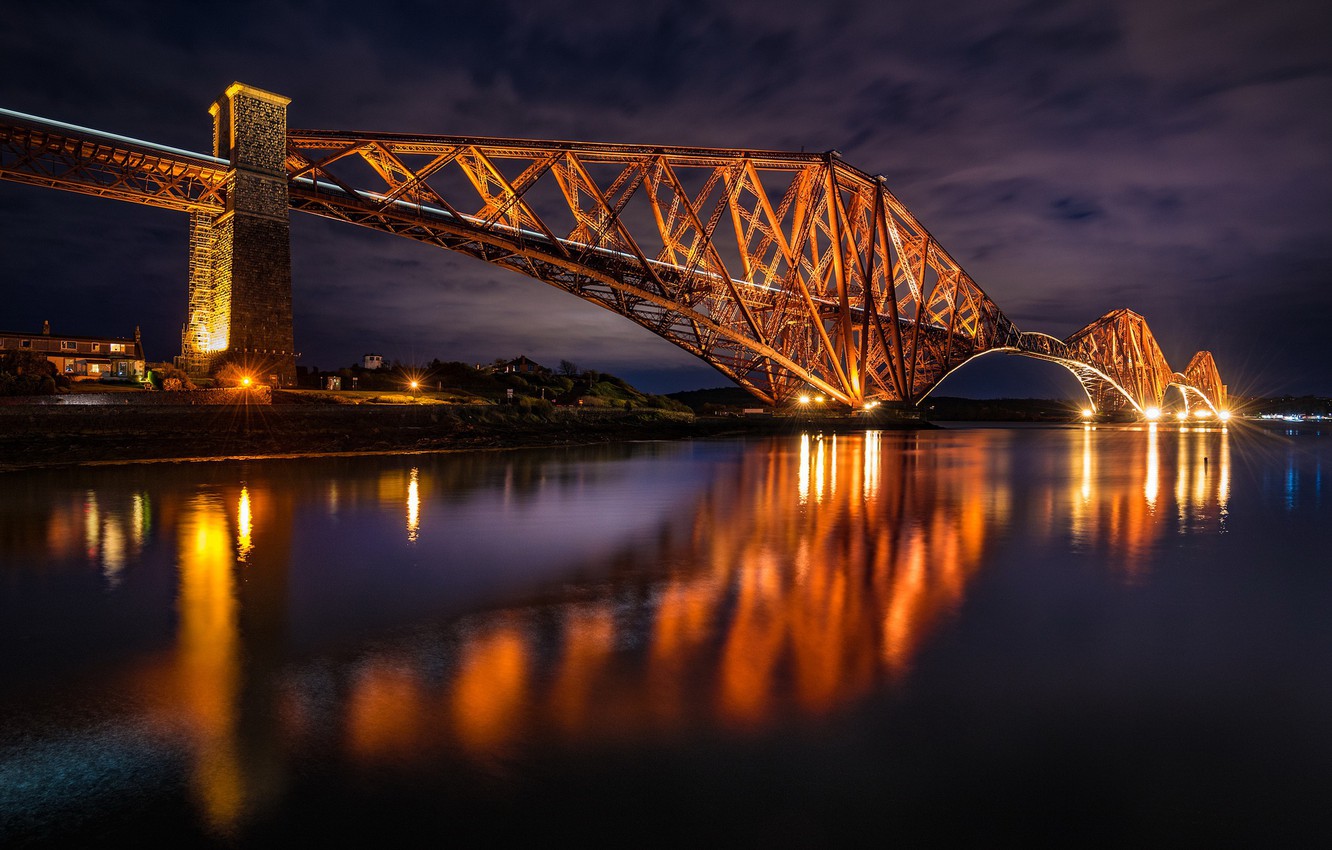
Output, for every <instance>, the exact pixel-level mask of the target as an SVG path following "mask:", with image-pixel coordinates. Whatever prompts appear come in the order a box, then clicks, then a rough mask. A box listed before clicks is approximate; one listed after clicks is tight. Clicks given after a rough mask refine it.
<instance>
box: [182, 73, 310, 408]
mask: <svg viewBox="0 0 1332 850" xmlns="http://www.w3.org/2000/svg"><path fill="white" fill-rule="evenodd" d="M290 102H291V101H290V99H289V98H285V97H282V96H280V95H276V94H272V93H270V92H266V91H263V90H261V89H256V88H253V87H251V86H246V85H242V84H241V83H233V84H232V85H231V86H230V87H228V88H227V90H226V92H224V93H223V95H222V97H220V98H219V99H218V100H217V102H216V103H214V104H213V105H212V106H211V107H210V108H209V112H210V113H211V114H212V116H213V155H214V156H217V157H220V158H222V159H227V160H229V161H230V162H231V170H230V172H229V174H228V176H227V184H226V209H225V211H223V212H222V213H221V214H220V215H211V214H208V213H192V214H191V215H190V266H189V315H188V318H187V319H186V324H185V328H184V330H183V332H182V339H181V362H182V364H183V366H184V368H185V370H186V371H187V372H189V373H190V374H192V375H199V376H202V375H207V374H209V373H211V372H215V371H216V370H218V369H219V368H221V367H222V366H223V365H224V364H226V363H236V364H237V365H240V366H241V367H242V368H244V369H246V370H247V371H249V372H250V373H251V374H253V375H254V376H255V378H256V380H259V381H261V382H265V383H271V384H273V385H275V386H292V385H294V384H295V382H296V353H295V350H294V345H293V339H292V319H291V230H290V224H289V221H288V216H289V205H288V197H287V171H286V165H285V163H286V157H287V104H288V103H290Z"/></svg>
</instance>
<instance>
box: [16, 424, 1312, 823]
mask: <svg viewBox="0 0 1332 850" xmlns="http://www.w3.org/2000/svg"><path fill="white" fill-rule="evenodd" d="M1015 433H1016V432H1007V431H990V432H966V433H953V434H949V433H937V434H929V433H924V434H912V433H906V434H903V433H880V432H869V433H865V434H859V435H837V436H833V435H820V434H803V435H800V436H799V437H792V438H789V439H774V440H772V441H769V442H764V443H750V444H739V443H737V444H715V445H709V444H700V445H698V446H693V447H690V446H683V445H676V446H637V447H599V448H595V449H587V450H577V451H571V452H568V453H541V452H533V453H514V454H506V455H495V454H478V455H458V456H446V457H425V458H418V457H413V458H410V459H407V458H373V459H345V460H339V461H330V462H303V463H290V464H268V465H264V464H257V465H252V466H248V467H241V466H236V465H209V466H208V467H206V468H185V469H180V470H167V469H162V470H157V471H154V472H153V474H152V475H148V474H146V473H144V474H141V475H140V479H141V480H134V481H131V482H128V483H125V482H123V481H122V479H121V478H119V477H116V476H112V475H110V474H108V475H106V476H100V477H99V476H98V475H95V474H91V473H89V474H87V475H85V476H83V477H82V478H81V479H80V484H79V485H78V486H73V485H64V484H61V483H60V480H59V478H58V477H55V476H53V477H52V482H53V483H49V484H47V485H44V486H45V488H46V489H41V488H37V489H36V490H34V491H32V492H28V493H25V492H21V491H20V490H18V489H13V488H11V489H10V490H7V491H5V493H3V494H0V507H3V508H6V510H3V511H0V547H3V550H2V551H3V552H4V554H5V559H4V560H5V563H6V564H7V565H9V564H14V565H15V566H14V567H13V568H12V573H13V575H14V576H28V575H29V574H31V575H33V576H37V577H38V579H39V578H40V576H41V575H42V574H43V573H44V571H48V570H49V571H57V572H58V571H62V570H64V571H70V572H73V573H75V574H77V573H78V571H80V570H82V571H83V572H85V573H88V574H91V575H92V577H93V579H94V580H95V581H96V582H97V590H98V592H99V593H101V594H102V595H103V596H107V597H113V596H115V595H114V594H105V590H106V588H107V587H112V588H116V589H117V590H118V593H120V594H121V595H122V596H124V597H125V598H126V599H128V598H130V595H129V594H127V593H125V592H126V591H135V592H137V594H138V596H136V597H133V598H134V599H135V600H136V601H135V602H134V603H133V604H138V605H149V606H150V605H152V604H153V603H152V601H151V600H165V599H170V600H172V601H171V603H169V604H171V605H173V606H174V610H173V612H172V613H173V614H174V616H173V617H170V618H157V619H156V620H154V618H153V614H155V613H156V612H155V611H154V610H152V609H151V608H150V609H148V610H147V614H148V616H147V617H141V618H138V619H137V620H136V624H135V626H134V628H140V629H141V630H142V631H141V632H135V633H133V634H132V635H131V636H132V637H133V638H134V639H135V640H137V641H138V642H139V644H136V645H144V646H149V647H152V650H151V651H144V652H143V653H142V654H139V655H134V656H133V657H131V658H130V659H129V660H124V659H121V660H120V661H119V662H117V664H118V666H117V665H109V666H108V667H107V669H108V670H110V671H111V672H109V673H106V674H104V675H105V676H106V679H104V680H99V682H98V687H99V688H102V689H105V690H107V691H109V692H114V693H116V694H118V695H119V698H117V699H108V700H106V702H105V704H99V705H97V706H96V707H95V708H92V709H89V710H91V711H95V712H112V713H114V712H127V713H130V714H133V715H134V717H133V721H134V722H136V723H140V722H141V725H144V726H146V727H147V728H150V729H152V730H154V733H153V734H155V735H159V736H161V737H162V738H163V739H164V740H167V741H169V742H170V743H171V745H172V746H176V747H179V748H181V750H182V751H183V752H185V753H187V754H188V758H187V759H186V761H188V764H189V767H188V773H187V776H186V777H184V778H183V781H184V783H185V784H187V785H188V787H189V788H190V789H191V792H192V794H193V799H194V800H195V803H196V805H197V807H198V810H199V811H200V812H201V815H202V818H203V820H204V821H205V822H206V823H207V824H208V825H209V827H210V828H211V829H212V830H213V831H215V832H217V833H220V834H229V833H233V832H235V831H236V829H237V828H238V825H241V824H243V823H244V822H245V819H246V818H247V817H249V816H251V815H253V814H254V813H255V812H256V811H259V810H261V809H262V808H263V807H264V806H266V805H270V804H271V801H272V800H274V799H277V798H278V797H279V796H280V794H281V789H282V788H283V787H284V785H285V783H286V781H287V776H288V773H289V770H288V763H289V762H290V761H291V760H292V759H294V758H296V757H297V754H309V753H311V752H314V753H319V754H321V756H320V757H321V758H323V759H326V760H332V761H341V760H346V761H348V762H351V763H356V764H376V765H397V766H402V765H425V764H432V763H438V760H440V759H444V760H445V761H447V760H448V759H450V758H458V757H459V756H460V754H461V756H462V757H464V758H466V759H468V760H470V761H472V762H474V763H479V764H485V765H500V764H504V763H506V760H507V759H508V758H509V757H510V756H514V755H517V754H521V753H522V752H523V751H524V750H525V749H526V748H531V747H536V746H545V745H550V744H552V743H554V744H559V745H572V746H602V745H607V744H613V743H615V742H625V741H640V740H645V739H646V740H653V741H660V740H671V739H673V738H674V737H676V736H681V735H687V734H689V733H691V732H695V731H698V730H709V729H714V728H719V729H723V730H725V731H726V733H727V734H735V735H741V736H745V735H751V734H754V733H756V732H763V731H766V730H770V729H772V728H773V727H774V726H776V725H778V724H781V723H783V722H787V721H788V720H789V719H790V718H792V717H800V718H820V717H826V716H828V715H830V714H832V713H835V712H838V711H840V710H843V709H845V708H846V707H848V706H852V705H855V704H856V702H857V700H858V699H859V698H861V697H863V696H865V695H868V694H871V693H873V692H875V691H876V690H883V689H892V688H896V687H899V686H901V684H902V683H903V682H904V681H905V680H906V679H907V677H908V676H909V675H910V674H911V673H912V670H913V667H914V666H915V665H917V664H918V663H919V659H920V658H921V652H922V649H923V648H924V647H925V646H926V645H927V644H928V643H929V642H930V640H931V637H932V636H933V635H936V634H937V633H938V632H939V630H940V629H942V628H945V627H946V626H947V624H948V623H949V622H950V620H951V619H952V618H954V617H955V616H957V614H958V612H959V611H960V610H961V609H962V606H963V605H964V603H965V602H966V600H967V597H968V593H969V592H970V590H971V588H972V587H973V584H974V581H973V580H974V579H975V577H976V576H977V575H978V574H979V572H980V571H981V569H982V567H983V565H984V564H986V563H988V562H991V561H993V560H995V559H996V558H998V557H1001V556H1003V554H1004V552H1005V551H1006V550H1007V551H1008V552H1010V553H1012V552H1016V553H1018V554H1017V555H1015V556H1013V557H1015V558H1017V559H1021V558H1026V557H1028V556H1029V554H1030V553H1033V552H1045V551H1058V552H1061V553H1062V552H1064V551H1065V549H1066V547H1067V544H1068V542H1069V541H1071V542H1072V544H1073V550H1074V551H1075V552H1077V553H1082V554H1091V555H1095V556H1096V557H1098V558H1101V559H1103V560H1102V561H1101V563H1105V564H1108V565H1113V567H1107V568H1108V569H1122V570H1124V571H1125V572H1126V573H1127V574H1128V575H1129V576H1130V577H1133V578H1135V579H1137V578H1141V577H1142V576H1144V575H1146V574H1149V572H1150V569H1152V568H1153V567H1152V565H1153V563H1154V561H1153V559H1152V555H1153V553H1154V552H1156V551H1158V550H1159V549H1160V547H1161V546H1162V544H1163V541H1169V542H1171V543H1172V544H1173V542H1174V541H1176V540H1177V535H1194V534H1212V533H1216V532H1224V531H1226V530H1227V528H1226V526H1227V523H1228V521H1229V515H1230V510H1231V499H1232V492H1231V491H1232V486H1234V485H1233V482H1234V477H1233V475H1232V470H1231V463H1232V461H1231V442H1230V441H1231V435H1230V434H1229V433H1228V431H1227V429H1225V428H1187V427H1182V428H1179V429H1178V430H1177V431H1175V432H1174V433H1173V434H1172V432H1171V429H1169V428H1161V429H1158V428H1157V427H1156V426H1155V425H1153V426H1151V427H1148V428H1145V429H1112V428H1100V429H1098V428H1095V427H1093V426H1087V427H1083V428H1080V429H1069V430H1059V431H1048V432H1043V433H1038V434H1034V435H1032V434H1028V435H1026V436H1023V437H1021V438H1020V439H1019V437H1017V436H1015ZM1052 446H1053V447H1054V448H1052ZM1308 475H1310V473H1309V472H1308V470H1307V469H1305V468H1304V467H1301V466H1299V464H1298V463H1297V461H1296V460H1293V459H1292V460H1290V461H1289V463H1288V464H1287V467H1286V469H1285V470H1284V475H1283V474H1281V473H1276V474H1275V475H1274V477H1273V480H1272V482H1271V486H1273V487H1280V489H1281V491H1282V493H1283V494H1284V495H1285V498H1286V500H1287V504H1292V503H1294V502H1296V501H1298V500H1299V499H1300V498H1304V497H1307V496H1308V494H1309V493H1312V498H1320V497H1321V487H1322V479H1321V467H1318V468H1317V469H1316V470H1315V471H1314V472H1313V473H1312V475H1313V476H1315V477H1313V478H1307V477H1303V478H1302V477H1301V476H1308ZM154 476H157V477H154ZM1278 476H1279V477H1280V480H1279V481H1278V480H1277V477H1278ZM85 481H91V482H93V483H92V484H91V485H88V484H86V483H84V482H85ZM1171 482H1173V487H1172V486H1171ZM1302 487H1303V490H1302V489H1301V488H1302ZM33 493H37V494H39V495H38V497H37V498H34V497H33ZM34 506H36V507H34ZM426 514H428V515H429V520H428V525H429V530H430V533H429V534H426V535H422V534H421V526H422V524H423V516H424V515H426ZM404 522H405V531H406V533H405V534H404ZM162 559H165V560H162ZM6 570H10V567H8V566H7V567H6ZM38 579H32V581H31V583H30V585H25V586H30V587H31V588H34V589H33V590H30V591H29V596H32V595H40V594H41V593H48V592H49V593H50V594H51V596H52V598H57V597H58V598H59V601H60V602H61V604H64V603H65V602H66V601H67V595H68V594H69V593H70V592H71V591H70V590H69V588H68V586H57V585H56V584H54V583H53V584H52V588H55V589H52V590H49V591H48V590H47V589H46V585H44V584H42V582H41V581H40V580H38ZM163 581H165V582H168V587H167V588H166V590H165V591H163V590H162V588H161V587H160V586H158V585H157V584H154V583H155V582H163ZM62 594H63V595H62ZM99 598H100V597H99ZM143 600H149V601H148V602H145V601H143ZM27 602H28V599H24V600H22V601H21V602H15V601H14V600H13V599H7V600H6V604H7V606H9V607H7V608H6V609H5V610H4V613H5V614H6V617H5V621H6V623H7V625H5V626H4V628H7V629H9V630H10V631H7V632H0V635H3V636H6V637H9V638H11V639H13V638H15V637H16V636H25V633H24V632H23V629H24V628H25V625H24V624H25V623H26V622H28V621H27V620H25V618H27V617H29V616H33V615H29V614H27V613H26V605H27ZM117 604H121V603H119V602H117V601H116V599H112V600H111V601H110V602H107V603H105V605H106V607H105V608H104V609H98V610H101V611H102V613H101V614H98V616H102V617H103V618H104V619H105V620H106V621H107V622H112V623H113V624H115V627H116V628H121V629H129V628H131V627H130V626H126V625H123V624H121V623H120V621H119V620H118V619H116V618H117V617H119V616H120V615H121V612H120V611H119V610H118V609H116V608H115V605H117ZM124 604H130V603H128V602H127V603H124ZM158 604H167V603H158ZM88 607H91V605H90V604H89V605H88ZM139 620H146V621H147V623H148V625H139V624H138V621H139ZM161 620H169V626H168V627H165V628H166V629H167V630H166V632H164V633H156V632H153V631H152V629H153V626H152V623H154V622H158V621H161ZM106 628H107V629H108V630H109V629H111V626H107V627H106ZM126 643H127V644H134V641H130V640H126ZM82 651H83V652H84V653H86V654H87V655H89V656H90V657H93V656H95V651H94V649H92V648H84V649H83V650H82ZM60 660H61V659H59V658H56V659H55V662H57V663H58V662H60ZM99 675H100V674H99ZM126 694H129V695H130V696H128V697H127V696H125V695H126ZM4 719H5V718H4V716H3V715H0V722H3V721H4ZM122 720H124V722H126V723H128V722H131V721H130V720H127V719H124V718H122ZM118 722H119V721H118Z"/></svg>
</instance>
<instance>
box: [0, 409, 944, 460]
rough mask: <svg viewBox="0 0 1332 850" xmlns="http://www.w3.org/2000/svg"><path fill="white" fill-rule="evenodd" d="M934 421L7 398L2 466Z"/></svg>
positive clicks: (0, 426)
mask: <svg viewBox="0 0 1332 850" xmlns="http://www.w3.org/2000/svg"><path fill="white" fill-rule="evenodd" d="M867 425H869V426H870V427H878V428H882V427H930V426H929V425H928V424H926V423H921V422H913V423H896V424H894V423H876V424H872V425H870V423H867V422H866V421H865V420H863V419H855V418H848V419H826V420H811V419H805V420H795V419H781V418H772V417H765V418H761V419H756V420H745V419H739V418H736V417H696V416H692V415H690V414H687V413H678V412H674V411H660V410H647V409H644V410H628V411H626V410H618V409H605V408H593V409H584V408H556V409H554V410H552V411H546V412H544V413H541V414H533V413H530V412H523V411H522V410H521V409H520V408H508V407H502V406H496V405H452V404H448V405H445V404H431V405H425V404H421V405H369V404H360V405H339V404H281V403H274V404H244V403H239V404H232V405H208V406H187V405H176V406H169V405H139V404H109V405H86V404H79V405H49V404H47V405H42V404H33V405H22V404H18V405H15V404H10V405H5V406H0V470H13V469H23V468H30V467H45V466H68V465H79V464H89V463H123V462H133V461H153V460H198V459H210V458H231V457H262V456H290V455H305V454H309V455H323V454H340V453H368V452H413V451H446V450H464V449H491V448H517V447H529V446H556V445H579V444H588V443H599V442H611V441H619V440H665V439H683V438H696V437H717V436H728V435H741V434H749V433H787V432H793V433H794V432H799V431H800V430H804V429H808V428H816V429H819V430H824V431H837V430H860V429H864V428H865V427H867Z"/></svg>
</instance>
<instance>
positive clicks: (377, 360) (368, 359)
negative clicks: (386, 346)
mask: <svg viewBox="0 0 1332 850" xmlns="http://www.w3.org/2000/svg"><path fill="white" fill-rule="evenodd" d="M383 366H384V355H382V354H367V355H365V356H363V357H362V358H361V368H362V369H380V368H382V367H383Z"/></svg>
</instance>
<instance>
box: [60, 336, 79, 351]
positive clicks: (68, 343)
mask: <svg viewBox="0 0 1332 850" xmlns="http://www.w3.org/2000/svg"><path fill="white" fill-rule="evenodd" d="M60 350H61V351H78V350H79V344H78V343H77V342H75V341H73V340H72V339H62V340H60Z"/></svg>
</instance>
